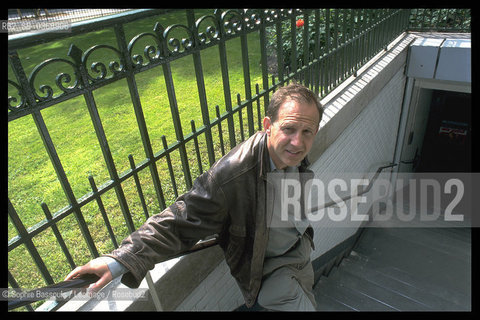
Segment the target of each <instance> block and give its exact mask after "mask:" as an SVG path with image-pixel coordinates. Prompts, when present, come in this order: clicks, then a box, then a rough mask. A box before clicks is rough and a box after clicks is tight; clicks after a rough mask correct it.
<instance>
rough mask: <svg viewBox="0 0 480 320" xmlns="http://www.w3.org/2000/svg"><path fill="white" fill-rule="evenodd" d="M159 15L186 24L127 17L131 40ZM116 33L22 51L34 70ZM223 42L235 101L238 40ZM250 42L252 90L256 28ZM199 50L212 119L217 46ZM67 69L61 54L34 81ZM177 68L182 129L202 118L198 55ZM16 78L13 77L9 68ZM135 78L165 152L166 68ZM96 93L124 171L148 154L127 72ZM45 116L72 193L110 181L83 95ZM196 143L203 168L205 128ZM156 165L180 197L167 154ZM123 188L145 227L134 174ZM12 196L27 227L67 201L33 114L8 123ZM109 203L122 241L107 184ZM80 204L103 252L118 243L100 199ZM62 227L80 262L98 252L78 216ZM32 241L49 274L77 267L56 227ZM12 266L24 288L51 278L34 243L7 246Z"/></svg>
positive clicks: (151, 194)
mask: <svg viewBox="0 0 480 320" xmlns="http://www.w3.org/2000/svg"><path fill="white" fill-rule="evenodd" d="M210 12H211V10H201V12H200V10H199V11H198V12H197V13H196V14H197V18H198V17H199V16H200V15H201V14H205V13H210ZM156 21H159V22H160V23H162V25H163V26H167V25H170V24H173V23H182V24H186V17H185V13H184V11H182V10H180V11H175V12H170V13H167V14H164V15H161V16H157V17H153V18H149V19H143V20H142V21H138V22H135V23H130V24H129V25H128V27H126V28H125V30H126V33H127V39H131V38H132V37H133V36H135V35H137V34H139V33H141V32H149V31H151V29H152V28H153V25H154V23H155V22H156ZM114 40H115V38H114V35H113V31H112V30H108V29H107V30H102V31H98V32H94V33H89V34H86V35H81V36H76V37H72V38H69V39H64V40H60V41H57V42H52V43H48V44H46V45H39V46H36V47H33V48H29V49H24V50H22V51H20V52H19V56H20V58H21V60H22V64H23V66H24V69H25V71H26V74H27V76H28V75H30V73H31V72H32V70H33V69H34V67H35V66H37V65H38V64H39V63H41V62H42V61H44V60H46V59H48V58H51V57H61V58H64V59H67V60H69V59H70V58H69V57H67V51H68V48H69V46H70V43H74V44H75V45H76V46H78V47H79V48H81V49H82V50H87V49H88V48H89V47H91V46H93V45H95V44H109V45H112V46H116V45H115V41H114ZM226 45H227V58H228V63H229V76H230V85H231V94H232V100H233V101H232V102H233V104H234V105H235V104H236V94H237V93H240V94H241V96H242V97H245V93H244V83H243V69H242V62H241V61H242V60H241V50H240V39H238V38H237V39H232V40H229V41H227V44H226ZM139 47H140V49H143V45H140V44H139ZM140 49H139V50H140ZM248 49H249V59H250V72H251V81H252V88H254V85H255V83H261V69H260V64H259V61H260V49H259V39H258V34H257V33H251V34H249V36H248ZM97 51H98V52H96V53H95V54H97V56H95V57H93V56H92V59H91V60H90V61H92V62H93V61H97V60H100V61H111V60H113V59H118V58H116V56H115V54H114V53H113V52H112V51H111V50H97ZM201 58H202V65H203V70H204V81H205V85H206V92H207V101H208V106H209V112H210V118H211V119H213V118H215V117H216V115H215V105H219V106H220V110H221V112H224V111H225V102H224V94H223V85H222V78H221V71H220V62H219V61H220V60H219V54H218V48H217V47H212V48H209V49H206V50H204V51H203V52H202V53H201ZM62 68H64V69H65V70H63V69H62ZM69 68H70V67H69V66H68V65H67V64H66V63H61V62H58V63H56V64H54V65H53V64H52V66H49V67H47V68H45V69H43V70H42V71H41V72H39V74H38V77H37V81H36V82H35V88H37V93H38V94H40V95H41V94H42V92H41V91H40V90H38V88H39V85H41V84H46V83H53V80H52V79H55V76H56V75H57V74H58V73H59V72H67V73H68V72H71V70H69ZM171 68H172V73H173V81H174V85H175V93H176V96H177V102H178V108H179V111H180V117H181V121H182V128H183V133H184V134H187V133H189V132H190V131H191V127H190V121H191V120H194V121H195V123H196V126H197V128H198V127H200V126H201V124H202V117H201V112H200V102H199V99H198V89H197V84H196V80H195V72H194V65H193V58H192V56H191V55H189V56H186V57H183V58H181V59H178V60H175V61H173V62H172V63H171ZM92 74H93V73H92ZM9 79H12V80H14V79H15V77H14V75H13V73H12V71H11V70H10V69H9ZM135 80H136V83H137V87H138V89H139V95H140V100H141V103H142V108H143V112H144V116H145V120H146V124H147V128H148V132H149V136H150V140H151V143H152V147H153V151H154V152H159V151H161V150H162V149H163V145H162V142H161V136H162V135H165V136H166V138H167V141H168V142H169V143H173V142H174V141H175V140H176V139H175V132H174V128H173V124H172V120H171V114H170V108H169V101H168V96H167V92H166V88H165V81H164V76H163V72H162V68H161V67H156V68H152V69H150V70H148V71H145V72H142V73H140V74H137V75H136V78H135ZM66 85H68V84H66ZM70 85H71V84H70ZM55 87H56V86H55V85H53V84H52V88H55ZM59 92H60V91H59V90H58V89H57V91H56V92H54V94H58V93H59ZM93 94H94V98H95V102H96V104H97V107H98V111H99V114H100V118H101V120H102V125H103V127H104V130H105V133H106V136H107V140H108V144H109V147H110V150H111V152H112V156H113V159H114V162H115V166H116V169H117V172H119V173H121V172H124V171H126V170H128V169H129V168H130V165H129V162H128V155H129V154H132V156H133V158H134V159H135V161H136V162H137V163H138V162H140V161H141V160H143V159H145V152H144V150H143V146H142V142H141V139H140V133H139V130H138V126H137V123H136V118H135V114H134V110H133V105H132V102H131V98H130V94H129V91H128V86H127V83H126V80H119V81H116V82H114V83H112V84H109V85H107V86H105V87H102V88H100V89H97V90H95V91H94V93H93ZM9 95H14V96H15V92H14V91H13V88H11V87H10V86H9ZM262 108H263V106H262ZM41 114H42V116H43V118H44V120H45V123H46V125H47V127H48V130H49V133H50V135H51V138H52V140H53V143H54V145H55V148H56V150H57V152H58V155H59V157H60V160H61V162H62V165H63V167H64V170H65V172H66V175H67V177H68V179H69V182H70V185H71V187H72V189H73V192H74V194H75V197H76V198H77V199H78V198H80V197H81V196H83V195H84V194H86V193H88V192H90V191H91V189H90V185H89V183H88V179H87V177H88V176H90V175H91V176H93V177H94V179H95V181H96V184H97V186H100V185H101V184H103V183H105V182H106V181H108V179H109V175H108V171H107V168H106V165H105V162H104V160H103V156H102V152H101V149H100V146H99V143H98V140H97V137H96V134H95V131H94V128H93V124H92V122H91V119H90V116H89V113H88V109H87V106H86V103H85V99H84V98H83V96H79V97H76V98H73V99H70V100H68V101H65V102H62V103H58V104H56V105H54V106H51V107H49V108H46V109H44V110H42V112H41ZM243 116H244V125H245V127H246V126H247V121H246V112H243ZM235 119H238V117H237V116H235ZM237 122H238V120H236V124H237V126H236V129H237V130H238V129H239V128H238V123H237ZM222 125H223V134H224V141H225V143H226V146H228V130H227V125H226V122H225V123H223V124H222ZM245 132H247V130H245ZM213 136H214V141H215V156H216V159H218V158H219V157H220V156H221V151H220V147H219V145H218V138H217V137H218V130H217V129H216V128H214V129H213ZM238 139H239V135H238V134H237V141H239V140H238ZM199 143H200V145H201V154H202V165H203V169H204V170H205V169H206V168H208V167H209V165H208V158H207V153H206V146H205V145H206V144H205V141H204V137H203V136H201V137H199ZM227 150H228V147H227ZM187 151H188V155H189V164H190V170H191V173H192V177H196V176H197V175H198V174H200V172H199V170H198V168H197V161H196V155H195V152H194V148H193V142H190V143H188V144H187ZM171 158H172V163H173V165H174V172H175V179H176V183H177V186H178V187H179V193H182V192H185V191H187V190H186V188H185V187H184V185H185V184H184V181H183V174H182V169H181V163H180V157H179V155H178V152H173V153H172V154H171ZM157 168H158V170H159V176H160V181H161V183H162V187H163V190H164V193H165V197H166V202H167V205H168V204H169V203H172V202H173V201H174V199H175V194H174V192H173V188H172V185H171V182H170V175H169V173H168V168H167V164H166V161H165V159H161V160H160V161H159V162H158V163H157ZM139 178H140V181H141V183H142V188H143V192H144V195H145V200H146V203H147V208H148V214H149V215H152V214H155V213H158V212H159V211H160V204H159V203H158V201H157V199H156V195H155V191H154V188H153V183H152V180H151V177H150V172H149V170H148V169H147V170H143V171H142V172H140V173H139ZM122 188H123V191H124V193H125V195H126V198H127V202H128V205H129V208H130V211H131V212H132V218H133V221H134V223H135V226H136V227H138V226H140V225H141V224H142V223H143V221H144V220H145V214H144V212H143V209H142V206H141V204H140V200H139V197H138V194H137V190H136V187H135V183H134V180H133V179H128V180H127V181H125V182H124V183H123V184H122ZM8 196H9V198H10V200H11V201H12V204H13V205H14V207H15V209H16V210H17V213H18V214H19V216H20V218H21V220H22V222H23V224H24V225H25V227H26V228H31V227H33V226H35V224H37V223H39V222H40V221H42V220H43V219H44V218H45V216H44V214H43V211H42V209H41V207H40V204H41V203H42V202H45V203H46V204H47V205H48V207H49V209H50V211H51V212H52V213H54V212H56V211H57V210H60V209H61V208H63V207H65V206H66V205H67V204H68V201H67V199H66V197H65V195H64V192H63V190H62V188H61V185H60V183H59V180H58V179H57V176H56V174H55V171H54V169H53V167H52V165H51V162H50V160H49V158H48V155H47V153H46V151H45V148H44V146H43V143H42V141H41V138H40V136H39V134H38V131H37V128H36V126H35V123H34V121H33V118H32V116H31V115H29V116H25V117H22V118H19V119H16V120H14V121H11V122H9V123H8ZM102 201H103V204H104V205H105V208H106V211H107V214H108V216H109V219H110V222H111V224H112V228H113V229H114V232H115V234H116V237H117V241H118V242H121V240H122V239H123V238H124V237H126V236H127V235H128V230H127V228H126V225H125V223H124V220H123V215H122V213H121V211H120V208H119V205H118V202H117V199H116V195H115V192H114V191H113V190H110V191H109V192H107V193H106V194H105V195H104V196H103V197H102ZM81 210H82V214H83V216H84V218H85V220H86V221H87V225H88V227H89V231H90V233H91V234H92V237H93V239H94V241H95V245H96V246H97V249H98V251H99V252H100V253H104V252H109V251H111V250H112V249H113V248H114V247H113V244H112V241H111V240H110V238H109V236H108V232H107V230H106V227H105V224H104V221H103V220H102V217H101V215H100V210H99V207H98V205H97V204H96V203H95V202H91V203H89V204H88V205H86V206H84V207H83V208H82V209H81ZM58 228H59V230H60V232H61V235H62V237H63V239H64V241H65V242H66V245H67V247H68V249H69V250H70V252H71V254H72V256H73V259H74V261H75V263H76V264H77V265H81V264H84V263H86V262H88V260H90V259H91V258H92V256H91V254H90V252H89V250H88V248H87V246H86V244H85V241H84V240H83V237H82V235H81V233H80V230H79V228H78V224H77V222H76V220H75V218H74V216H73V215H71V216H69V217H68V218H65V219H63V220H62V221H60V222H59V223H58ZM16 235H17V231H16V229H15V228H14V226H13V224H11V222H10V220H9V223H8V238H9V239H12V238H13V237H15V236H16ZM33 242H34V244H35V246H36V247H37V249H38V251H39V253H40V255H41V257H42V259H43V260H44V262H45V264H46V265H47V267H48V269H49V271H50V273H51V274H52V277H53V278H54V281H56V282H58V281H61V280H63V278H64V277H65V276H66V274H67V273H68V272H69V271H70V266H69V265H68V263H67V260H66V258H65V256H64V254H63V253H62V250H61V249H60V246H59V245H58V243H57V241H56V239H55V236H54V234H53V232H52V230H51V228H49V229H48V230H46V231H43V232H42V233H41V234H39V235H38V236H36V237H34V238H33ZM8 269H9V271H10V272H11V273H12V274H13V276H14V277H15V279H16V280H17V282H18V283H19V285H20V287H24V288H32V287H38V286H43V285H45V282H44V281H43V280H42V277H41V275H40V273H39V272H38V270H37V268H36V267H35V264H34V262H33V261H32V259H31V257H30V255H29V253H28V251H27V250H26V248H25V247H24V246H23V245H22V246H19V247H17V248H15V249H14V250H12V251H11V252H9V255H8Z"/></svg>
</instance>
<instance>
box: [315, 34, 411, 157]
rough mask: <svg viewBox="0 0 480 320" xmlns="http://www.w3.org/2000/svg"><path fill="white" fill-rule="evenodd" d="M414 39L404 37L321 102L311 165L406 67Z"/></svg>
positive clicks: (409, 35)
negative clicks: (321, 109) (320, 112)
mask: <svg viewBox="0 0 480 320" xmlns="http://www.w3.org/2000/svg"><path fill="white" fill-rule="evenodd" d="M415 39H416V36H415V35H412V34H402V35H401V36H400V37H398V38H397V39H396V40H395V41H394V42H393V43H392V44H391V45H390V46H391V48H390V49H388V50H387V51H384V52H381V53H379V54H378V55H377V56H376V57H374V58H373V59H372V60H371V62H370V63H368V64H367V65H366V66H364V67H363V68H361V69H360V70H359V71H358V73H357V74H358V75H357V77H354V76H352V77H350V78H349V79H347V80H346V81H345V82H344V83H343V84H342V85H341V86H340V87H339V88H337V89H335V90H334V91H333V92H331V93H330V94H329V95H327V96H326V97H325V98H324V99H322V101H321V102H322V104H323V106H324V108H325V112H324V115H323V118H322V121H321V123H320V130H319V133H318V134H317V136H316V138H315V142H314V145H313V147H312V150H311V152H310V154H309V160H310V162H312V163H313V162H315V161H316V160H317V159H318V158H319V157H320V155H321V154H322V153H323V152H324V151H325V150H326V149H327V148H328V147H329V146H330V145H331V144H332V143H333V142H334V141H335V140H336V139H337V137H338V136H339V135H340V134H341V133H342V132H343V131H344V130H345V128H346V127H348V125H349V124H350V123H351V122H352V121H353V119H355V117H356V116H357V115H358V114H359V113H360V112H361V111H362V110H363V109H364V108H365V107H366V106H367V105H368V103H369V102H370V101H371V100H372V99H373V98H374V97H375V96H376V95H377V94H378V93H379V92H380V91H381V90H382V88H383V87H384V86H385V85H386V84H387V83H388V82H389V80H390V79H391V78H392V77H393V76H394V75H395V74H396V73H397V72H398V70H399V69H400V68H404V67H405V65H406V61H407V53H408V47H409V45H410V43H411V42H412V41H414V40H415Z"/></svg>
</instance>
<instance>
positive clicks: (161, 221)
mask: <svg viewBox="0 0 480 320" xmlns="http://www.w3.org/2000/svg"><path fill="white" fill-rule="evenodd" d="M266 138H267V136H266V134H265V133H264V132H257V133H256V134H254V135H253V136H252V137H250V138H249V139H248V140H247V141H245V142H243V143H241V144H239V145H237V146H236V147H235V148H233V149H232V150H231V151H230V152H229V153H228V154H227V155H225V156H224V157H223V158H221V159H220V160H218V161H217V162H216V163H215V164H214V165H213V166H212V167H211V168H210V170H208V171H207V172H205V173H203V174H202V175H201V176H200V177H199V178H198V179H197V180H195V182H194V185H193V187H192V189H191V190H190V191H188V192H187V193H185V194H184V195H182V196H180V197H179V198H178V199H177V201H176V202H175V203H174V204H172V205H171V206H170V207H168V208H167V209H165V210H164V211H163V212H161V213H160V214H157V215H155V216H152V217H150V218H149V219H148V220H147V221H146V222H145V224H144V225H142V226H141V227H140V228H139V229H138V230H137V231H135V232H133V233H132V234H131V235H130V236H129V237H127V238H126V239H125V240H124V241H123V242H122V244H121V246H120V247H119V248H118V249H116V250H114V251H113V252H112V254H110V255H108V256H111V257H113V258H115V259H117V260H119V261H120V262H121V263H122V264H123V265H125V266H126V267H127V268H128V269H129V272H128V273H126V274H124V275H123V278H122V282H123V283H124V284H125V285H127V286H129V287H138V285H139V284H140V282H141V280H142V279H143V278H144V277H145V274H146V272H147V271H148V270H150V269H153V267H154V265H155V264H156V263H159V262H161V261H165V260H168V259H169V257H171V256H173V255H177V254H179V253H181V252H182V251H185V250H188V249H190V248H191V247H192V246H193V245H194V244H195V243H196V242H197V241H198V240H200V239H204V238H206V237H208V236H211V235H214V234H218V240H219V245H220V247H221V248H222V249H223V251H224V253H225V260H226V263H227V265H228V266H229V267H230V270H231V274H232V276H233V277H234V278H235V279H236V281H237V283H238V285H239V287H240V289H241V291H242V293H243V296H244V298H245V303H246V305H247V306H248V307H250V306H252V305H253V304H254V303H255V300H256V297H257V295H258V291H259V289H260V285H261V280H262V270H263V261H264V255H265V249H266V245H267V241H268V228H267V225H266V221H269V220H267V219H268V218H267V214H268V215H270V216H269V217H271V212H270V213H267V212H266V208H267V207H270V208H272V206H267V204H266V201H267V195H266V192H270V191H267V190H270V189H271V188H267V178H266V175H267V172H269V171H270V161H269V157H268V151H267V144H266V141H267V139H266ZM307 165H308V163H307V161H306V159H305V160H304V161H303V162H302V164H301V166H300V168H299V170H300V172H310V173H311V174H312V176H313V173H312V172H311V171H310V170H307V169H306V166H307ZM307 233H308V235H309V236H310V239H313V230H312V228H309V229H307Z"/></svg>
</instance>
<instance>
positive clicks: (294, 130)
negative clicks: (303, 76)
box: [263, 100, 320, 169]
mask: <svg viewBox="0 0 480 320" xmlns="http://www.w3.org/2000/svg"><path fill="white" fill-rule="evenodd" d="M319 122H320V115H319V112H318V109H317V107H316V106H315V105H314V104H311V105H308V104H302V103H299V102H297V101H295V100H287V101H285V102H284V103H283V104H282V105H281V106H280V108H279V110H278V116H277V120H276V121H275V122H273V123H272V121H271V119H270V118H269V117H265V118H264V119H263V128H264V130H265V132H266V133H267V135H268V139H267V148H268V152H269V154H270V157H271V158H272V161H273V163H274V164H275V166H276V167H277V168H278V169H284V168H286V167H287V166H297V165H299V164H300V162H301V161H302V160H303V159H304V158H305V156H306V155H307V153H308V152H309V151H310V149H311V148H312V145H313V141H314V139H315V134H316V133H317V131H318V124H319Z"/></svg>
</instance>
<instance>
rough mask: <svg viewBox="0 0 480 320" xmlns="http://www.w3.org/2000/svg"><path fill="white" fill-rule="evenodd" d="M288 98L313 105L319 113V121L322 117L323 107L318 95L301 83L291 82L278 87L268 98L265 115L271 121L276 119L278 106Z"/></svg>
mask: <svg viewBox="0 0 480 320" xmlns="http://www.w3.org/2000/svg"><path fill="white" fill-rule="evenodd" d="M289 100H295V101H297V102H299V103H307V104H310V105H311V104H313V105H315V106H316V107H317V110H318V113H319V121H320V120H321V119H322V115H323V107H322V104H321V103H320V100H319V99H318V96H317V95H316V94H315V93H313V92H312V91H311V90H310V89H308V88H307V87H305V86H303V85H301V84H298V83H291V84H289V85H287V86H284V87H280V88H279V89H278V90H277V91H275V93H274V94H273V95H272V99H271V100H270V104H269V105H268V108H267V116H268V117H269V118H270V120H271V121H272V123H273V122H275V121H276V120H277V117H278V109H280V106H281V105H282V104H283V103H285V102H286V101H289Z"/></svg>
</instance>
